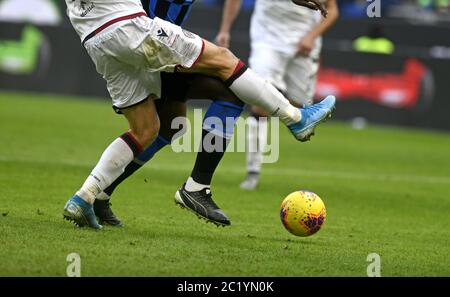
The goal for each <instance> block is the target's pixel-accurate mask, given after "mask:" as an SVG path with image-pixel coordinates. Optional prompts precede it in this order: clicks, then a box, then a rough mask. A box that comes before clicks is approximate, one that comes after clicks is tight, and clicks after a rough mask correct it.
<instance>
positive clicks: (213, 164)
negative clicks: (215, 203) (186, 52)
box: [186, 75, 244, 191]
mask: <svg viewBox="0 0 450 297" xmlns="http://www.w3.org/2000/svg"><path fill="white" fill-rule="evenodd" d="M188 98H193V99H194V98H214V99H213V102H212V103H211V105H210V106H209V108H208V110H207V112H206V114H205V118H204V122H203V129H202V145H203V146H205V145H207V144H208V137H211V136H212V135H214V140H215V141H216V142H217V143H215V144H214V149H213V150H211V149H208V148H206V147H202V148H201V149H200V150H199V152H198V154H197V159H196V162H195V165H194V168H193V170H192V174H191V176H190V178H189V179H188V182H187V183H186V189H187V190H190V191H194V190H202V189H203V188H206V187H208V188H209V187H210V184H211V180H212V177H213V174H214V172H215V170H216V168H217V166H218V164H219V163H220V160H221V159H222V157H223V155H224V153H225V151H226V149H227V146H228V144H229V142H230V140H231V138H232V137H233V134H234V125H235V123H236V120H237V119H238V118H239V116H240V115H241V113H242V110H243V106H244V103H243V102H242V101H241V100H239V99H238V98H237V97H236V96H235V95H234V94H233V93H232V92H231V91H230V90H229V89H228V88H227V87H226V86H225V85H224V84H223V83H222V82H221V81H220V80H218V79H215V78H212V77H207V76H202V75H198V76H197V77H196V78H195V79H194V80H193V81H192V84H191V87H190V88H189V92H188ZM214 120H217V121H218V122H219V123H220V124H219V125H217V126H216V125H211V123H213V121H214ZM211 126H213V127H211Z"/></svg>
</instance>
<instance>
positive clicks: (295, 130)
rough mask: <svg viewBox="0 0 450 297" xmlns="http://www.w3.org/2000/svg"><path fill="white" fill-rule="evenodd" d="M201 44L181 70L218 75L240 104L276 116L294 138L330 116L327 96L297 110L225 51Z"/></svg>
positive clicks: (331, 103) (331, 101)
mask: <svg viewBox="0 0 450 297" xmlns="http://www.w3.org/2000/svg"><path fill="white" fill-rule="evenodd" d="M204 42H205V46H204V51H203V54H202V55H201V56H200V57H199V59H198V61H197V63H196V64H195V65H194V66H193V67H191V68H189V69H183V70H182V71H191V72H201V73H205V74H208V75H213V76H218V77H219V78H221V79H222V80H223V81H224V82H225V84H226V85H227V86H229V88H230V90H232V91H233V93H235V94H236V96H237V97H239V98H240V99H241V100H242V101H244V102H245V103H248V104H251V105H255V106H258V107H260V108H262V109H263V110H264V111H266V112H268V113H269V114H270V115H272V116H278V117H279V118H280V120H281V121H282V122H283V123H284V124H286V126H288V128H289V129H290V131H291V133H292V134H293V135H294V136H295V137H296V138H297V139H300V138H299V135H301V134H302V133H303V132H304V131H305V130H306V129H308V128H311V127H314V126H316V125H318V124H319V123H321V122H322V121H324V120H325V119H326V118H327V117H328V116H329V115H330V114H331V113H332V111H333V109H334V105H335V102H336V99H335V98H334V96H328V97H327V98H326V99H324V100H323V101H322V102H320V103H318V104H316V105H314V106H311V107H309V108H305V109H300V108H297V107H295V106H293V105H292V104H291V103H290V102H289V100H287V99H286V98H285V97H284V96H283V95H282V94H281V93H280V92H279V91H278V90H277V89H276V88H275V87H274V86H273V85H272V84H271V83H270V82H268V81H267V80H264V79H262V78H261V77H260V76H258V75H257V74H256V73H255V72H253V71H252V70H251V69H249V68H247V67H246V66H245V64H244V63H243V62H242V61H239V60H238V59H237V58H236V57H235V56H234V55H233V54H232V53H231V52H230V51H229V50H228V49H225V48H221V47H217V46H216V45H214V44H212V43H210V42H208V41H204Z"/></svg>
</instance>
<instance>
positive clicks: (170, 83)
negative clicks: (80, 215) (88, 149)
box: [97, 73, 192, 200]
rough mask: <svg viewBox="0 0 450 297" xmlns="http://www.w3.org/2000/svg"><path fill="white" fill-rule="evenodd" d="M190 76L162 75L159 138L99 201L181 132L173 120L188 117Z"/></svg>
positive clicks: (101, 195) (99, 197)
mask: <svg viewBox="0 0 450 297" xmlns="http://www.w3.org/2000/svg"><path fill="white" fill-rule="evenodd" d="M190 76H192V75H186V74H177V73H161V99H160V100H157V101H155V105H156V110H157V113H158V116H159V118H160V122H161V125H160V130H159V134H158V137H157V138H156V139H155V141H154V142H153V143H152V144H151V145H150V146H149V147H148V148H147V149H145V150H144V151H143V152H142V153H141V154H140V155H139V156H137V157H136V158H135V159H134V160H133V161H132V162H131V163H130V164H129V165H128V166H127V167H126V168H125V171H124V173H123V174H122V175H121V176H120V177H119V178H117V179H116V180H115V181H114V182H113V183H112V184H111V185H110V186H109V187H107V188H106V189H105V190H104V191H103V193H101V194H100V195H98V196H97V199H98V200H109V198H110V196H111V195H112V193H113V192H114V190H115V189H116V187H117V186H118V185H119V184H120V183H122V182H123V181H124V180H125V179H126V178H128V177H129V176H130V175H132V174H133V173H134V172H135V171H136V170H138V169H139V168H141V167H142V166H143V165H144V164H145V163H146V162H148V161H150V160H151V159H152V158H153V156H154V155H155V154H156V153H157V152H158V151H160V150H161V149H162V148H164V147H166V146H167V145H169V144H170V143H171V141H172V140H173V139H172V138H173V136H174V135H175V134H177V132H178V131H179V130H178V129H173V128H172V127H171V124H172V120H173V119H175V118H176V117H185V116H186V93H187V91H188V88H189V85H190V82H189V79H188V78H189V77H190Z"/></svg>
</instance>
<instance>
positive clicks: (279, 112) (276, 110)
mask: <svg viewBox="0 0 450 297" xmlns="http://www.w3.org/2000/svg"><path fill="white" fill-rule="evenodd" d="M230 90H232V91H233V93H235V94H236V96H237V97H239V99H241V100H242V101H244V102H245V103H248V104H250V105H255V106H258V107H260V108H262V109H264V110H265V111H266V112H268V113H269V114H270V115H271V116H278V117H279V118H280V120H281V121H282V122H283V123H284V124H285V125H291V124H294V123H297V122H299V121H300V120H301V113H300V110H299V109H298V108H296V107H295V106H293V105H291V104H290V103H289V100H287V99H286V98H285V97H284V96H283V94H281V93H280V92H279V91H278V90H277V89H276V88H275V87H274V86H273V85H272V84H271V83H269V82H268V81H266V80H264V79H262V78H261V77H259V76H258V75H257V74H256V73H255V72H254V71H253V70H251V69H250V68H248V69H247V70H246V71H245V72H244V73H243V74H242V75H241V76H239V77H238V78H236V79H235V80H234V82H233V83H232V84H231V85H230Z"/></svg>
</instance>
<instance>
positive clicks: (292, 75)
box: [285, 48, 319, 141]
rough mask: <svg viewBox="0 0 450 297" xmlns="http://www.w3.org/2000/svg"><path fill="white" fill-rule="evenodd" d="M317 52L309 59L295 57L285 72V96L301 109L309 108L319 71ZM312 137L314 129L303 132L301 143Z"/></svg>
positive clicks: (313, 52)
mask: <svg viewBox="0 0 450 297" xmlns="http://www.w3.org/2000/svg"><path fill="white" fill-rule="evenodd" d="M318 56H319V51H318V49H316V48H314V49H313V51H312V52H311V55H310V56H309V57H305V56H296V57H295V58H293V59H292V60H291V61H290V63H289V65H288V67H287V70H286V76H285V81H286V90H287V91H286V94H287V95H288V96H289V98H292V99H291V101H292V102H293V103H294V104H295V105H297V106H302V107H307V106H311V105H312V104H313V102H314V101H313V97H314V91H315V85H316V80H317V72H318V71H319V58H318ZM313 135H314V127H313V128H310V129H308V130H305V131H304V133H303V136H301V139H302V141H308V140H310V138H311V136H313Z"/></svg>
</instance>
